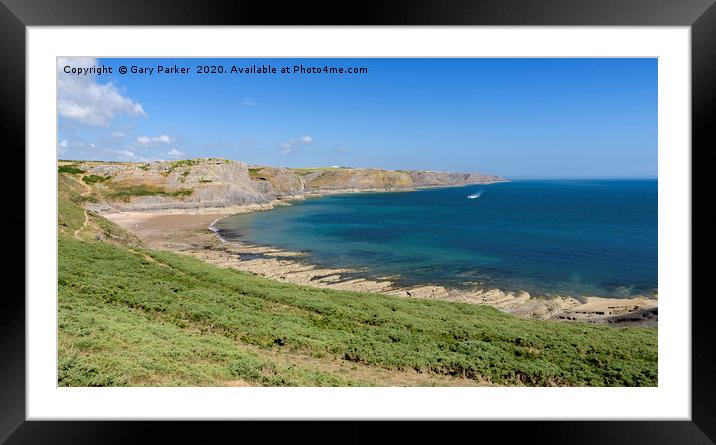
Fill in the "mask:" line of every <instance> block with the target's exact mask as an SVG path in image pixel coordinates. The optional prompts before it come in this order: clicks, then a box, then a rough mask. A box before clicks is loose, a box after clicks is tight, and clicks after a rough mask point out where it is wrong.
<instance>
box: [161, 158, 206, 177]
mask: <svg viewBox="0 0 716 445" xmlns="http://www.w3.org/2000/svg"><path fill="white" fill-rule="evenodd" d="M199 162H200V159H182V160H180V161H174V162H172V163H171V165H170V166H169V171H168V172H167V174H169V173H171V172H173V171H174V170H176V169H177V168H180V167H191V166H192V165H197V164H198V163H199Z"/></svg>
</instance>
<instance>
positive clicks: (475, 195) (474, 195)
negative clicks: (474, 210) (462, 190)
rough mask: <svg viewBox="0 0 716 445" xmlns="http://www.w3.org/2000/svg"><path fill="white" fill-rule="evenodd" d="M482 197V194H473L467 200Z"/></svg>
mask: <svg viewBox="0 0 716 445" xmlns="http://www.w3.org/2000/svg"><path fill="white" fill-rule="evenodd" d="M480 195H482V192H478V193H474V194H472V195H467V199H475V198H479V197H480Z"/></svg>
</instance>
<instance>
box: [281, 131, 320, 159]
mask: <svg viewBox="0 0 716 445" xmlns="http://www.w3.org/2000/svg"><path fill="white" fill-rule="evenodd" d="M312 143H313V138H312V137H311V136H301V137H300V138H295V139H291V140H290V141H288V142H284V143H283V144H279V148H280V149H281V150H280V152H281V154H284V155H287V154H289V153H293V151H294V150H296V147H297V146H298V145H306V144H312Z"/></svg>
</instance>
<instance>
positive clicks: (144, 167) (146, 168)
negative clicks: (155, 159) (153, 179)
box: [139, 164, 149, 172]
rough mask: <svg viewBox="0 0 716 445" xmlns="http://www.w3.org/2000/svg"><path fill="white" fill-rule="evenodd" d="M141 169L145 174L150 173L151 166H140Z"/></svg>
mask: <svg viewBox="0 0 716 445" xmlns="http://www.w3.org/2000/svg"><path fill="white" fill-rule="evenodd" d="M139 168H140V169H141V170H144V171H145V172H148V171H149V165H148V164H144V165H140V166H139Z"/></svg>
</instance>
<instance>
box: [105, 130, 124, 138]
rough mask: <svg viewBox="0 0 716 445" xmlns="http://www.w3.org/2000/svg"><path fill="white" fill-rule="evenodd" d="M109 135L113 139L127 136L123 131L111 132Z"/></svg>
mask: <svg viewBox="0 0 716 445" xmlns="http://www.w3.org/2000/svg"><path fill="white" fill-rule="evenodd" d="M109 135H110V136H112V137H113V138H123V137H125V136H126V135H127V133H125V132H123V131H113V132H111V133H110V134H109Z"/></svg>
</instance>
